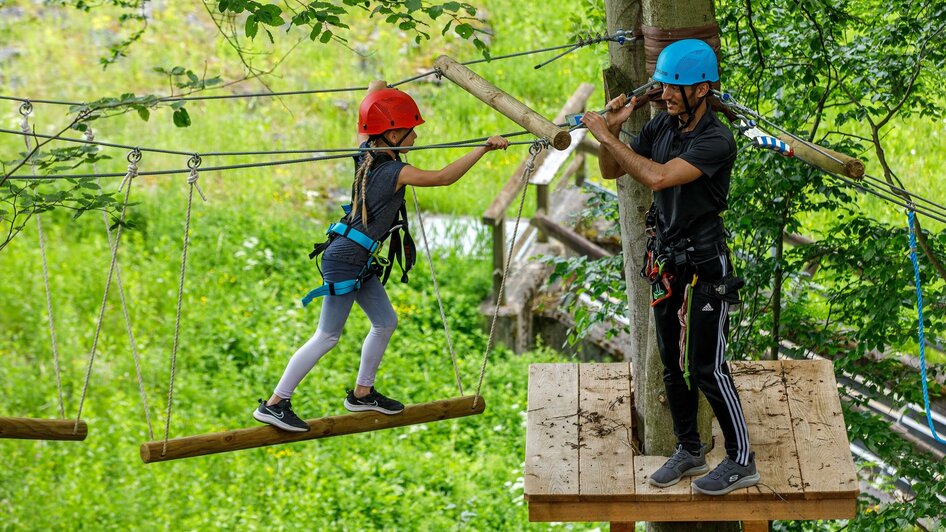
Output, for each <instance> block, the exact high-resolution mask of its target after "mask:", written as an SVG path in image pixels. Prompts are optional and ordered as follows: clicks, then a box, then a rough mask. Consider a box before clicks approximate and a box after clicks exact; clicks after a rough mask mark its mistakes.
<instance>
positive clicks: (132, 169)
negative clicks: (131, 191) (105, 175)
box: [118, 148, 141, 192]
mask: <svg viewBox="0 0 946 532" xmlns="http://www.w3.org/2000/svg"><path fill="white" fill-rule="evenodd" d="M127 159H128V171H127V172H126V173H125V177H124V179H122V182H121V184H119V185H118V191H119V192H121V191H122V189H123V188H125V185H126V184H128V183H131V180H132V179H134V178H136V177H138V161H140V160H141V150H139V149H138V148H135V149H133V150H131V151H130V152H128V157H127ZM128 186H129V187H131V185H130V184H129V185H128Z"/></svg>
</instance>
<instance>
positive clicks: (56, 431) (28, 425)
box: [0, 417, 89, 441]
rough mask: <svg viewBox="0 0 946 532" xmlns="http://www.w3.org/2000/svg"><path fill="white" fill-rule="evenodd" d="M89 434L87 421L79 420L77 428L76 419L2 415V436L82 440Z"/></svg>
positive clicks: (0, 433)
mask: <svg viewBox="0 0 946 532" xmlns="http://www.w3.org/2000/svg"><path fill="white" fill-rule="evenodd" d="M88 435H89V427H88V426H87V425H86V424H85V421H79V427H78V430H77V429H76V421H75V420H74V419H32V418H25V417H0V438H12V439H21V440H64V441H66V440H68V441H82V440H84V439H85V437H86V436H88Z"/></svg>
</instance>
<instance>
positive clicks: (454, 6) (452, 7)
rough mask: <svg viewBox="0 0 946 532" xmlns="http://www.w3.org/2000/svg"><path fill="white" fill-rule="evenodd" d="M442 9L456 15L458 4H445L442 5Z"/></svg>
mask: <svg viewBox="0 0 946 532" xmlns="http://www.w3.org/2000/svg"><path fill="white" fill-rule="evenodd" d="M443 8H444V9H446V10H447V11H449V12H451V13H456V12H457V11H459V10H460V2H446V3H444V4H443Z"/></svg>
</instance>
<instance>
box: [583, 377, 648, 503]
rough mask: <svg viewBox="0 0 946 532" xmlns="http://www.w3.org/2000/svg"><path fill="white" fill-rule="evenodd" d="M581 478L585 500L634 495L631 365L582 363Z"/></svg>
mask: <svg viewBox="0 0 946 532" xmlns="http://www.w3.org/2000/svg"><path fill="white" fill-rule="evenodd" d="M578 374H579V378H578V382H579V400H578V407H579V411H580V412H581V415H580V416H579V423H580V426H579V434H578V436H579V439H578V441H579V443H580V445H579V449H578V453H579V456H578V464H579V468H578V479H579V489H578V491H579V494H580V495H581V498H582V500H586V499H589V500H590V499H594V498H597V497H614V496H618V495H624V496H627V495H632V494H633V493H634V448H633V445H632V443H631V440H632V437H631V428H632V426H633V413H632V412H631V406H632V403H633V401H632V395H631V394H632V392H631V367H630V364H629V363H627V362H620V363H611V364H604V363H593V364H579V366H578Z"/></svg>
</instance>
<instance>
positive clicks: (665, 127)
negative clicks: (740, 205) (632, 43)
mask: <svg viewBox="0 0 946 532" xmlns="http://www.w3.org/2000/svg"><path fill="white" fill-rule="evenodd" d="M654 80H655V81H658V82H660V83H661V88H662V94H661V98H662V99H663V100H664V101H665V102H666V104H667V112H666V113H661V114H660V115H658V116H657V117H655V118H654V119H652V120H651V121H650V122H648V123H647V124H646V125H645V126H644V128H643V131H641V134H640V135H639V136H638V137H637V138H635V139H634V140H632V141H631V144H630V146H628V145H626V144H624V143H623V142H621V141H620V139H619V138H618V134H619V133H620V130H621V124H623V123H624V121H625V120H627V118H628V117H629V116H630V114H631V112H633V109H634V104H635V103H636V101H635V100H636V99H635V98H632V99H631V101H630V105H625V104H626V103H628V102H627V97H626V95H623V94H622V95H620V96H618V97H617V98H615V99H613V100H611V102H609V103H608V112H607V113H606V114H605V115H604V116H602V115H600V114H598V113H587V114H585V115H584V117H583V118H582V122H584V124H585V125H586V126H587V127H588V130H589V131H590V132H591V133H592V134H593V135H594V136H595V138H596V139H598V141H599V142H600V143H601V151H600V154H599V158H598V164H599V166H600V169H601V175H602V176H603V177H604V178H606V179H615V178H617V177H618V176H620V175H623V174H625V173H626V174H628V175H629V176H631V177H632V178H633V179H635V180H636V181H638V182H639V183H641V184H644V185H646V186H647V187H649V188H650V189H651V190H653V191H654V204H653V206H652V207H651V210H650V212H649V213H648V216H647V225H648V233H649V234H650V235H651V238H650V241H649V242H648V253H647V257H646V258H645V262H646V263H645V265H644V268H643V269H642V271H641V273H642V275H644V276H645V277H648V278H649V280H650V281H651V283H652V295H653V301H652V303H651V306H652V307H653V309H654V319H655V322H656V326H657V346H658V349H659V350H660V358H661V360H662V361H663V364H664V385H665V386H666V390H667V398H668V401H669V404H670V413H671V416H672V417H673V428H674V433H675V434H676V437H677V446H676V452H675V453H674V455H673V456H672V457H670V459H669V460H668V461H667V463H665V464H664V465H663V466H662V467H661V468H660V469H658V470H657V471H656V472H654V473H653V474H652V475H651V476H650V480H649V482H650V484H652V485H654V486H657V487H667V486H671V485H673V484H676V483H677V482H679V481H680V479H681V478H683V477H685V476H691V475H699V474H702V473H706V472H707V471H709V465H708V464H707V463H706V458H705V456H704V452H705V449H704V446H703V445H702V444H701V442H700V435H699V432H698V430H697V407H698V405H699V392H698V391H697V388H698V389H699V390H701V391H702V392H703V394H704V395H705V396H706V398H707V400H708V401H709V403H710V406H712V408H713V412H714V413H715V415H716V419H717V420H718V421H719V424H720V427H721V428H722V431H723V435H724V437H725V440H726V442H725V447H726V455H727V456H726V458H725V459H724V460H723V461H722V463H720V464H719V466H718V467H716V469H714V470H713V471H712V472H711V473H710V474H709V475H706V476H704V477H702V478H699V479H697V480H695V481H694V482H693V486H694V488H695V489H696V490H698V491H700V492H702V493H706V494H709V495H725V494H726V493H729V492H731V491H733V490H735V489H738V488H744V487H748V486H752V485H754V484H756V483H757V482H758V481H759V474H758V472H757V471H756V467H755V457H754V453H752V452H750V450H749V438H748V433H747V430H746V423H745V418H744V417H743V412H742V406H741V405H740V403H739V396H738V395H737V393H736V388H735V386H734V385H733V380H732V377H731V376H730V373H729V367H728V365H727V364H726V358H725V351H726V342H727V336H728V332H729V314H728V311H729V304H730V303H735V302H738V297H737V295H736V290H737V289H738V288H739V286H740V285H741V280H739V279H738V278H736V277H734V276H733V274H732V266H731V263H730V260H729V249H728V247H727V246H726V242H725V238H726V232H725V229H724V228H723V223H722V219H721V218H720V216H719V215H720V213H721V212H722V211H724V210H725V209H726V208H727V196H728V194H729V178H730V174H731V172H732V168H733V164H734V162H735V159H736V143H735V140H734V139H733V135H732V132H731V131H730V130H729V129H728V128H727V127H725V126H724V125H723V124H722V123H720V121H719V120H718V119H717V118H716V114H715V113H714V112H712V111H711V110H710V108H709V102H708V101H707V97H708V96H709V95H710V90H711V88H710V82H716V81H719V67H718V64H717V61H716V54H715V53H714V52H713V50H712V48H710V46H709V45H707V44H706V43H705V42H703V41H700V40H696V39H687V40H683V41H678V42H675V43H673V44H671V45H670V46H667V47H666V48H665V49H664V50H663V51H662V52H661V54H660V56H659V57H658V59H657V65H656V69H655V72H654Z"/></svg>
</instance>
